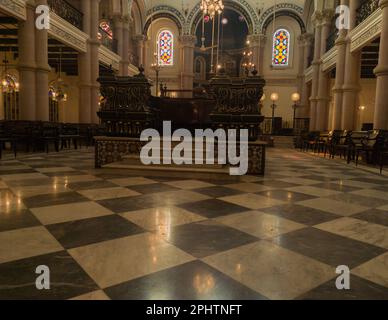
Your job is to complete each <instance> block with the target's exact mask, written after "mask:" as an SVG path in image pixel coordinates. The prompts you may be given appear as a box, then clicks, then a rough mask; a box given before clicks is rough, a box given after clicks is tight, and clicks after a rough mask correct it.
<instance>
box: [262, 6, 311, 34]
mask: <svg viewBox="0 0 388 320" xmlns="http://www.w3.org/2000/svg"><path fill="white" fill-rule="evenodd" d="M275 9H276V15H275V17H276V18H277V17H280V16H288V17H291V18H293V19H295V20H296V21H297V22H298V24H299V26H300V29H301V33H305V32H306V25H305V23H304V21H303V19H302V15H303V8H302V7H299V6H298V5H296V4H293V3H279V4H277V5H276V8H275V6H272V7H270V8H268V9H267V10H266V11H264V13H263V15H262V16H261V17H260V21H259V23H260V26H261V27H260V30H261V33H262V34H265V32H266V29H267V27H268V25H269V24H270V23H271V22H272V21H273V16H274V14H273V13H274V10H275Z"/></svg>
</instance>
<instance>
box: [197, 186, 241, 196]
mask: <svg viewBox="0 0 388 320" xmlns="http://www.w3.org/2000/svg"><path fill="white" fill-rule="evenodd" d="M195 192H198V193H201V194H204V195H206V196H209V197H213V198H221V197H227V196H234V195H237V194H242V193H244V192H242V191H238V190H235V189H231V188H228V187H223V186H215V187H207V188H200V189H195Z"/></svg>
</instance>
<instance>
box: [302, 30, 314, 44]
mask: <svg viewBox="0 0 388 320" xmlns="http://www.w3.org/2000/svg"><path fill="white" fill-rule="evenodd" d="M298 40H299V41H301V42H302V43H303V45H304V46H310V45H312V43H313V40H314V36H313V35H312V34H311V33H307V32H305V33H302V34H301V35H300V36H299V37H298Z"/></svg>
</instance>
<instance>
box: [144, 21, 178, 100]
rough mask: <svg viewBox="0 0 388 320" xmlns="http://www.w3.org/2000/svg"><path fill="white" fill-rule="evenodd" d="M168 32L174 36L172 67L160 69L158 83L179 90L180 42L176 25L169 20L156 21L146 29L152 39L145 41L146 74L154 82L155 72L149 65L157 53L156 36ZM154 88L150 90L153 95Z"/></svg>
mask: <svg viewBox="0 0 388 320" xmlns="http://www.w3.org/2000/svg"><path fill="white" fill-rule="evenodd" d="M164 29H166V30H169V31H171V32H172V33H173V35H174V65H173V66H171V67H170V66H167V67H162V69H161V70H160V73H159V78H160V82H163V83H167V86H168V88H169V89H180V88H181V84H180V74H181V65H180V63H181V52H180V51H181V50H180V41H179V30H178V27H177V26H176V24H175V23H174V22H173V21H171V20H169V19H164V18H162V19H158V20H156V21H154V22H153V23H152V27H151V26H150V28H149V29H148V37H151V30H152V38H151V40H150V41H147V44H146V61H145V63H146V66H145V69H146V74H147V76H148V77H149V78H150V79H152V80H154V81H155V80H156V77H155V71H153V70H152V69H151V64H152V63H153V62H155V61H156V60H155V57H154V53H156V52H157V36H158V35H159V32H160V31H162V30H164ZM155 89H156V88H155V86H154V87H153V88H152V94H153V95H155V93H156V91H155Z"/></svg>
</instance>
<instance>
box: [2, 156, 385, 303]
mask: <svg viewBox="0 0 388 320" xmlns="http://www.w3.org/2000/svg"><path fill="white" fill-rule="evenodd" d="M93 164H94V159H93V150H92V149H88V150H87V149H81V150H79V151H68V152H61V153H58V154H57V153H50V154H48V155H27V156H22V157H20V158H18V159H17V160H3V161H0V299H388V178H387V177H382V176H379V175H376V174H373V173H370V172H367V171H363V170H361V169H355V168H354V167H352V166H348V165H346V164H345V163H343V162H342V161H339V160H338V161H337V160H328V159H321V158H318V157H313V156H311V155H309V154H305V153H300V152H298V151H295V150H288V149H273V150H269V151H268V159H267V164H268V165H267V174H266V176H265V177H252V176H245V177H240V178H236V177H234V178H232V177H229V176H224V177H221V178H220V177H212V176H211V175H209V176H205V177H202V178H201V177H199V176H196V175H194V176H188V175H187V174H186V175H184V176H179V174H175V175H171V174H169V173H165V172H159V173H158V172H149V173H148V174H146V173H144V172H128V171H122V170H117V169H116V170H114V169H109V170H108V169H100V170H95V169H94V168H93ZM39 265H46V266H48V267H49V269H50V283H51V286H50V290H37V289H36V287H35V280H36V278H37V276H38V275H37V274H36V273H35V271H36V267H37V266H39ZM339 265H346V266H348V267H349V268H350V270H351V278H350V280H351V281H350V287H351V289H350V290H337V289H336V287H335V280H336V277H337V276H338V275H337V274H336V267H337V266H339Z"/></svg>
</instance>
